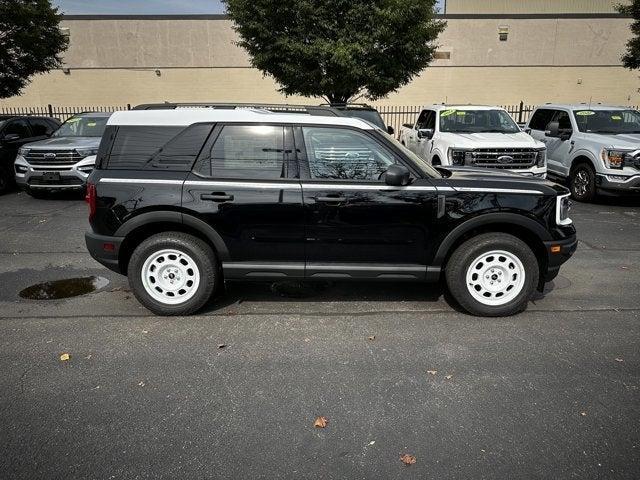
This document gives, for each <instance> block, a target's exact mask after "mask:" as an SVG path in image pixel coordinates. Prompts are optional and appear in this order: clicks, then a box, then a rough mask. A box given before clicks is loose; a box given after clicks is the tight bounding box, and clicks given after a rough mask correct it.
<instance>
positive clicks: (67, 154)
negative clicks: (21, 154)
mask: <svg viewBox="0 0 640 480" xmlns="http://www.w3.org/2000/svg"><path fill="white" fill-rule="evenodd" d="M83 158H84V157H82V155H80V154H79V153H78V152H76V151H75V150H31V151H30V152H29V153H27V155H26V157H25V159H26V160H27V162H29V163H30V164H31V165H74V164H76V163H78V162H79V161H80V160H82V159H83Z"/></svg>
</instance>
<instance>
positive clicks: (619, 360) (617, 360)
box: [616, 358, 624, 362]
mask: <svg viewBox="0 0 640 480" xmlns="http://www.w3.org/2000/svg"><path fill="white" fill-rule="evenodd" d="M616 362H624V360H623V359H622V358H616Z"/></svg>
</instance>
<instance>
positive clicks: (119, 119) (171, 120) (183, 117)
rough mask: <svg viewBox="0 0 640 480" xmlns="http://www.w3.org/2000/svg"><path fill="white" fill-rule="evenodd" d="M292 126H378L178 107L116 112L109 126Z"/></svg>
mask: <svg viewBox="0 0 640 480" xmlns="http://www.w3.org/2000/svg"><path fill="white" fill-rule="evenodd" d="M202 122H211V123H219V122H222V123H240V122H251V123H254V122H255V123H272V122H273V123H290V124H296V125H299V124H316V125H340V126H348V127H356V128H360V129H363V130H373V129H374V128H375V127H374V126H373V125H372V124H370V123H369V122H366V121H364V120H361V119H359V118H352V117H324V116H319V115H306V114H303V113H274V112H271V111H268V110H259V109H249V108H247V109H242V108H238V109H234V110H228V109H213V108H176V109H175V110H127V111H120V112H114V114H113V115H111V118H110V119H109V122H108V123H107V125H129V126H133V125H135V126H151V125H153V126H164V125H166V126H188V125H192V124H194V123H202Z"/></svg>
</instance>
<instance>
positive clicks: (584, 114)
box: [576, 110, 596, 117]
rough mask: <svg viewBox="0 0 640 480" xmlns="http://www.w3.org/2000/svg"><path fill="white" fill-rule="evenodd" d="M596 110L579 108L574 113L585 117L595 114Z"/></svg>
mask: <svg viewBox="0 0 640 480" xmlns="http://www.w3.org/2000/svg"><path fill="white" fill-rule="evenodd" d="M595 114H596V112H594V111H593V110H580V111H579V112H576V115H579V116H581V117H587V116H589V115H595Z"/></svg>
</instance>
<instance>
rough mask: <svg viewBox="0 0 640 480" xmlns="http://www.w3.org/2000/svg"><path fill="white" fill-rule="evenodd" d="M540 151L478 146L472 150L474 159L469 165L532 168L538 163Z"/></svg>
mask: <svg viewBox="0 0 640 480" xmlns="http://www.w3.org/2000/svg"><path fill="white" fill-rule="evenodd" d="M538 153H539V152H538V151H537V150H535V149H533V148H478V149H476V150H474V151H473V152H471V157H472V160H471V163H469V166H473V167H488V168H505V169H506V168H508V169H518V168H531V167H533V166H534V165H535V164H536V161H537V159H538ZM501 157H510V158H501ZM499 159H500V160H499Z"/></svg>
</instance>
